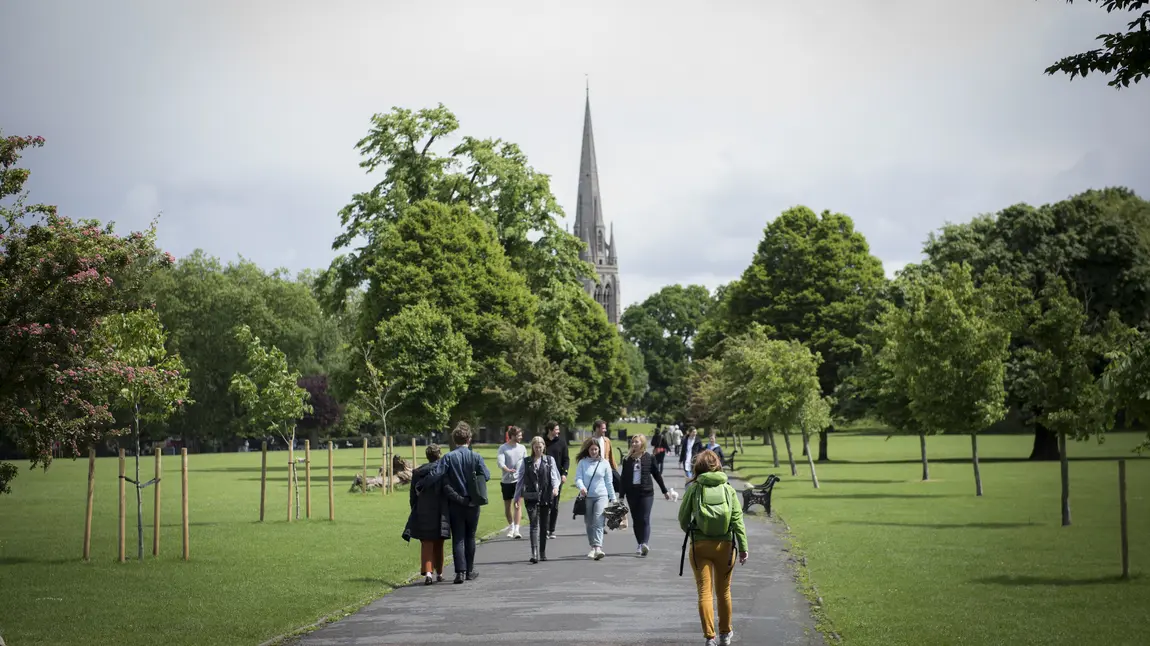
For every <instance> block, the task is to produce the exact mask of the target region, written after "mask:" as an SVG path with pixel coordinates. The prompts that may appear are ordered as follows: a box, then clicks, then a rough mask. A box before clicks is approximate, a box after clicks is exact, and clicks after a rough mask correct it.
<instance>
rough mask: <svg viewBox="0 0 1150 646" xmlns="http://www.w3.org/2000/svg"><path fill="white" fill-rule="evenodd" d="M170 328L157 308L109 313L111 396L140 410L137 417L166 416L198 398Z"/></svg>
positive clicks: (103, 327) (102, 331)
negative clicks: (171, 344) (192, 395)
mask: <svg viewBox="0 0 1150 646" xmlns="http://www.w3.org/2000/svg"><path fill="white" fill-rule="evenodd" d="M167 336H168V335H167V333H166V332H165V331H164V326H163V325H161V324H160V317H159V315H157V314H156V312H155V311H154V310H150V309H147V310H136V311H134V312H127V313H123V314H113V315H112V316H108V317H106V318H104V319H103V320H102V321H101V323H100V327H99V329H98V332H97V348H98V352H101V353H102V354H104V355H106V356H105V358H104V361H103V363H104V364H105V366H107V374H108V378H107V379H106V381H105V386H106V387H107V388H108V392H109V398H110V399H112V400H114V401H117V402H118V403H119V404H120V405H122V406H124V407H126V408H128V409H131V410H132V411H134V414H135V416H136V417H137V419H142V420H146V421H149V422H162V421H164V420H166V419H168V418H169V417H171V416H172V415H174V414H175V413H176V412H178V411H180V410H181V409H183V407H184V406H187V405H189V404H191V403H193V402H192V400H190V399H188V389H189V386H190V382H189V380H188V375H187V369H186V368H185V367H184V362H183V361H182V360H181V359H180V356H179V355H178V354H174V353H169V352H168V350H167V347H166V345H167Z"/></svg>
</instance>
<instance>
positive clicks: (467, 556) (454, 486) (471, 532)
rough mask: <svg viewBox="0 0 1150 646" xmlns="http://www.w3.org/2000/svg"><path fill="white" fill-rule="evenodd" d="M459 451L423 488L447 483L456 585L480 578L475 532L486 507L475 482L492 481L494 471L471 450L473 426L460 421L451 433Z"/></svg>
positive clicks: (441, 462) (438, 464)
mask: <svg viewBox="0 0 1150 646" xmlns="http://www.w3.org/2000/svg"><path fill="white" fill-rule="evenodd" d="M451 440H452V441H453V442H454V443H455V449H454V450H452V451H451V452H450V453H448V454H447V455H445V456H443V458H442V459H440V460H438V461H437V462H436V463H435V466H434V467H433V468H432V469H431V473H430V474H428V475H427V476H426V477H424V479H423V487H424V488H427V487H429V486H434V485H436V484H437V483H439V481H440V480H444V483H443V493H444V495H445V497H446V498H447V501H448V506H447V516H448V519H449V520H450V521H451V551H452V556H453V558H454V565H455V583H463V581H464V579H466V580H468V581H471V580H473V579H476V578H478V577H479V572H478V570H476V569H475V532H476V531H477V530H478V528H479V507H480V506H481V505H482V504H485V503H483V502H481V501H479V500H473V499H472V496H471V487H470V486H469V485H470V483H471V482H473V481H474V479H475V478H476V477H478V476H483V480H484V482H487V481H489V480H491V472H490V471H488V470H487V465H486V464H484V463H483V456H481V455H479V453H476V452H475V451H472V450H471V426H470V425H468V424H467V422H459V423H458V424H456V425H455V430H453V431H452V432H451Z"/></svg>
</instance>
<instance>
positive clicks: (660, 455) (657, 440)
mask: <svg viewBox="0 0 1150 646" xmlns="http://www.w3.org/2000/svg"><path fill="white" fill-rule="evenodd" d="M668 450H669V447H668V446H667V435H666V433H664V432H663V429H662V428H660V427H659V426H656V427H655V434H654V435H652V436H651V453H652V454H653V455H654V457H655V471H657V472H658V473H659V475H663V460H664V459H665V458H666V457H667V451H668Z"/></svg>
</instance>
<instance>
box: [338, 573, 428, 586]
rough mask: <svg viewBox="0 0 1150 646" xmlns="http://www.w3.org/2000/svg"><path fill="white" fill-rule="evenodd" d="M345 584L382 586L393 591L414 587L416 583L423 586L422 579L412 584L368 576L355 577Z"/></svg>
mask: <svg viewBox="0 0 1150 646" xmlns="http://www.w3.org/2000/svg"><path fill="white" fill-rule="evenodd" d="M347 582H348V583H367V584H370V585H380V584H383V585H386V586H387V587H389V588H395V589H399V588H406V587H410V586H412V585H415V584H416V583H418V584H419V585H421V586H422V585H423V579H417V580H416V581H414V582H413V581H410V580H407V579H405V580H403V581H395V580H388V579H377V578H375V577H370V576H360V577H355V578H353V579H348V580H347Z"/></svg>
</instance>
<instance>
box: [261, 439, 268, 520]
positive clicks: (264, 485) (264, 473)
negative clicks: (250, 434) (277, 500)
mask: <svg viewBox="0 0 1150 646" xmlns="http://www.w3.org/2000/svg"><path fill="white" fill-rule="evenodd" d="M260 450H261V451H262V452H263V461H262V463H261V464H260V522H261V523H262V522H264V501H265V500H267V491H268V442H267V440H264V443H263V446H262V447H261V448H260Z"/></svg>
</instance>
